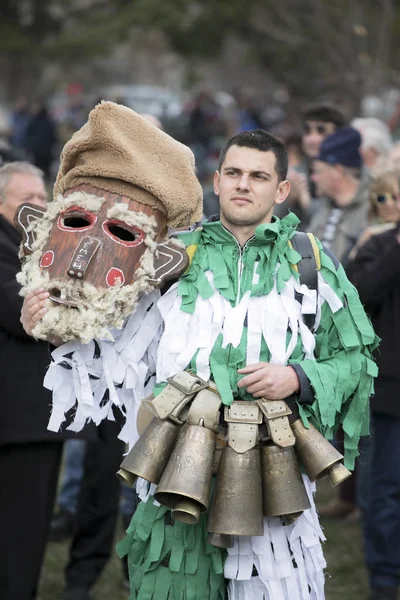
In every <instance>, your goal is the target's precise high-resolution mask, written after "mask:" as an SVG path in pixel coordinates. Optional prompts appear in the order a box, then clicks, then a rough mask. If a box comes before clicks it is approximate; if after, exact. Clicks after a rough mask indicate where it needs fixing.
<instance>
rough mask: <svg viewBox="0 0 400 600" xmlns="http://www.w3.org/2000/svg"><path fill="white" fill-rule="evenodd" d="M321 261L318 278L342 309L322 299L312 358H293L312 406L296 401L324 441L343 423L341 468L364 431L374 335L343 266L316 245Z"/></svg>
mask: <svg viewBox="0 0 400 600" xmlns="http://www.w3.org/2000/svg"><path fill="white" fill-rule="evenodd" d="M321 263H322V268H321V272H320V277H321V279H322V280H323V281H324V282H325V283H327V284H328V286H329V288H330V290H331V291H332V292H333V293H334V294H335V295H336V297H337V298H338V299H339V300H340V301H341V303H342V307H341V308H334V309H332V308H331V306H330V304H329V302H328V301H326V300H325V302H324V303H323V306H322V310H321V322H320V325H319V327H318V330H317V332H316V336H315V337H316V346H315V352H314V355H315V360H303V361H299V362H298V366H299V367H300V368H301V369H302V370H303V372H304V374H305V375H306V377H307V378H308V380H309V383H310V386H311V388H312V390H313V392H314V397H315V400H314V402H313V403H312V404H300V414H301V415H302V417H303V418H304V420H306V419H307V418H311V420H312V421H313V422H314V423H315V424H316V426H317V427H318V429H319V430H320V431H321V432H322V433H323V434H324V435H325V436H326V437H327V438H328V439H333V437H334V434H335V432H336V430H337V428H338V427H339V426H340V425H341V426H342V427H343V430H344V434H345V450H346V457H345V458H346V463H347V464H346V466H349V467H350V468H352V467H353V464H354V460H355V458H356V456H357V454H358V450H357V447H358V441H359V437H360V435H365V434H366V433H367V431H368V421H369V397H370V395H371V393H372V391H373V380H374V377H376V375H377V367H376V365H375V363H374V361H373V358H372V352H373V350H374V349H375V348H376V347H377V345H378V338H377V337H376V336H375V333H374V331H373V328H372V326H371V324H370V321H369V319H368V317H367V316H366V314H365V311H364V309H363V306H362V304H361V302H360V299H359V297H358V294H357V291H356V289H355V288H354V286H353V285H352V284H351V283H350V282H349V280H348V279H347V277H346V274H345V272H344V270H343V267H342V266H341V265H338V264H334V262H333V261H332V260H331V258H330V257H329V255H328V253H326V252H324V251H323V250H322V249H321ZM327 289H328V288H327Z"/></svg>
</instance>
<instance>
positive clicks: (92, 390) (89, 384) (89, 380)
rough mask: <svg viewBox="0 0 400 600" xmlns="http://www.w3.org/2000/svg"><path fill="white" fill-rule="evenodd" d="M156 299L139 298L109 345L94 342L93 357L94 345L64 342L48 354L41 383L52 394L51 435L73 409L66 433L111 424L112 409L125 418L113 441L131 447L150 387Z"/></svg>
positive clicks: (157, 315) (154, 295)
mask: <svg viewBox="0 0 400 600" xmlns="http://www.w3.org/2000/svg"><path fill="white" fill-rule="evenodd" d="M159 297H160V293H159V291H157V292H153V293H152V294H149V295H148V296H144V297H143V298H142V299H141V301H140V302H139V303H138V307H137V310H136V311H135V313H133V315H132V316H131V317H130V318H129V319H128V320H127V322H126V324H125V327H124V328H123V329H122V330H121V331H118V330H113V331H112V333H113V336H114V339H115V340H116V341H115V342H113V343H111V342H108V341H104V340H98V341H97V342H96V344H97V348H98V349H99V353H98V354H97V353H96V345H95V342H90V343H89V344H80V343H78V342H68V343H67V344H63V345H62V346H60V347H59V348H56V350H54V351H53V353H52V358H53V362H52V363H51V365H50V367H49V369H48V371H47V374H46V377H45V381H44V386H45V387H46V388H48V389H50V390H52V392H53V407H52V413H51V417H50V421H49V425H48V428H49V429H50V430H51V431H58V430H59V429H60V426H61V424H62V423H63V422H64V421H65V416H66V413H67V412H68V411H69V410H70V409H71V408H73V407H74V408H75V416H74V420H73V422H72V423H71V424H69V426H68V429H70V430H72V431H80V430H81V429H82V428H83V427H84V425H85V424H86V422H87V421H88V420H89V419H90V420H93V421H94V422H95V423H96V424H99V423H100V422H101V421H102V420H103V419H110V420H113V419H114V416H113V410H112V408H113V406H118V407H120V408H121V410H122V411H123V412H124V414H126V423H125V426H124V427H123V428H122V430H121V433H120V436H119V437H120V438H121V439H122V440H123V441H125V442H129V444H130V445H133V444H134V443H135V441H136V440H137V438H138V434H137V431H136V414H137V411H138V408H139V404H140V402H141V400H142V398H143V397H144V396H145V395H146V392H148V393H150V392H149V383H150V385H151V386H152V385H154V381H155V377H154V376H153V377H152V375H153V374H154V369H155V364H156V351H157V346H158V342H159V339H160V335H161V328H162V319H161V315H160V312H159V310H158V308H157V300H158V299H159ZM150 368H151V369H153V371H151V370H150ZM150 391H151V390H150ZM106 393H107V396H105V394H106Z"/></svg>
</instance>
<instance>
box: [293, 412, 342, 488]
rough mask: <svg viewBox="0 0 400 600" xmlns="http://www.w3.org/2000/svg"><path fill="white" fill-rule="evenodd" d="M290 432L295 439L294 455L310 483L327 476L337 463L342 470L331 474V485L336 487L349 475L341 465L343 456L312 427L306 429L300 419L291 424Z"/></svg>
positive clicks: (336, 470)
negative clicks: (291, 431)
mask: <svg viewBox="0 0 400 600" xmlns="http://www.w3.org/2000/svg"><path fill="white" fill-rule="evenodd" d="M292 430H293V433H294V435H295V438H296V444H295V451H296V454H297V456H298V458H299V461H300V463H301V464H302V465H303V466H304V468H305V470H306V473H307V475H308V476H309V478H310V479H311V481H315V480H316V479H320V478H321V477H323V476H324V475H329V472H330V471H331V470H332V468H333V466H334V465H336V464H337V463H340V465H341V467H343V468H340V470H339V469H337V468H336V469H335V470H334V471H333V472H332V479H331V482H332V485H337V483H340V481H344V479H347V477H349V476H350V475H351V473H350V471H348V470H347V469H346V467H344V466H343V464H342V460H343V456H342V455H341V454H340V452H338V451H337V450H336V448H334V447H333V446H332V444H330V443H329V442H328V441H327V440H326V439H325V438H324V436H323V435H321V434H320V433H319V431H317V430H316V429H315V427H313V425H311V424H310V427H309V429H306V427H304V425H303V423H302V422H301V419H298V420H297V421H295V422H294V423H293V424H292ZM343 469H345V471H343ZM335 473H336V474H335ZM335 482H336V483H335Z"/></svg>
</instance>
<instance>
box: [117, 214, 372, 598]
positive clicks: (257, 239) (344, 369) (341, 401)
mask: <svg viewBox="0 0 400 600" xmlns="http://www.w3.org/2000/svg"><path fill="white" fill-rule="evenodd" d="M297 223H298V220H297V218H296V217H295V216H293V215H289V216H288V217H286V218H285V219H283V220H281V221H280V220H278V219H275V220H274V221H273V223H271V224H268V225H260V226H259V227H258V228H257V230H256V233H255V235H254V236H253V237H252V238H251V239H250V240H249V241H248V242H247V243H246V245H245V246H244V248H240V246H239V244H238V243H237V241H236V239H235V238H234V236H233V235H232V234H231V233H230V232H229V231H227V230H226V229H225V228H224V227H223V226H222V224H221V223H220V222H214V223H205V224H204V225H203V227H202V228H201V229H199V230H196V231H194V232H192V233H189V234H184V235H182V236H181V239H183V241H184V243H185V244H186V246H187V250H188V253H189V254H190V255H191V256H193V259H192V263H191V266H190V268H189V270H188V271H187V272H186V274H185V275H184V276H183V277H182V278H181V280H180V281H179V282H178V283H176V284H175V285H174V286H172V287H171V288H170V289H169V290H168V292H167V293H166V294H165V295H164V296H163V297H162V298H161V299H160V300H158V302H157V308H158V310H159V311H160V314H161V317H162V320H163V322H164V331H163V333H162V335H161V339H160V343H159V346H158V353H157V384H156V387H155V390H154V393H155V394H157V390H160V389H162V387H163V385H164V384H163V382H165V381H166V379H167V377H169V376H172V375H174V374H176V373H177V372H179V371H182V370H183V369H185V368H188V367H190V368H191V369H193V370H194V371H195V372H196V373H197V374H198V375H199V376H200V377H202V378H203V379H206V380H207V379H209V378H210V377H212V378H213V380H214V381H215V383H216V385H217V387H218V390H219V392H220V394H221V397H222V401H223V403H224V404H227V405H229V404H230V403H231V402H232V401H233V399H234V397H236V398H238V397H239V398H241V399H251V396H248V395H247V394H246V392H245V391H244V390H243V389H239V388H238V387H237V384H238V381H239V379H240V376H238V374H237V370H238V369H239V368H241V367H243V366H245V365H248V364H254V363H257V362H259V361H266V362H271V363H274V364H280V365H287V364H289V365H290V364H294V363H297V364H298V365H299V366H300V367H301V369H302V370H303V372H304V374H305V375H306V376H307V378H308V380H309V382H310V385H311V389H312V390H313V393H314V401H313V403H312V404H299V409H300V414H301V417H302V419H303V421H304V423H305V424H307V423H308V421H311V422H312V423H313V424H314V425H315V426H316V427H317V428H318V429H319V430H320V431H321V433H323V435H325V436H326V437H327V438H328V439H332V438H333V437H334V435H335V432H336V430H337V429H338V427H339V426H342V427H343V430H344V434H345V464H346V466H348V467H349V468H352V467H353V466H354V460H355V458H356V456H357V446H358V441H359V437H360V435H366V434H367V433H368V406H369V403H368V399H369V396H370V394H371V392H372V389H373V377H374V376H376V374H377V369H376V366H375V364H374V362H373V360H372V358H371V353H372V351H373V349H374V348H375V347H376V345H377V338H376V336H375V334H374V332H373V329H372V327H371V325H370V323H369V320H368V318H367V316H366V315H365V313H364V310H363V308H362V305H361V303H360V301H359V298H358V295H357V292H356V291H355V288H354V287H353V286H352V285H351V284H350V283H349V281H348V280H347V278H346V275H345V273H344V271H343V268H342V267H341V266H339V267H338V268H336V266H335V264H334V262H333V261H332V259H331V258H330V257H329V256H328V255H327V254H326V253H325V252H324V250H323V248H322V247H320V258H321V268H320V271H319V274H318V294H317V293H316V291H314V290H309V289H308V288H307V287H306V286H305V285H301V284H300V281H299V276H298V273H297V270H296V267H295V265H296V263H298V262H299V260H300V255H299V254H298V253H297V252H295V251H294V250H293V248H292V247H291V245H290V243H289V241H290V239H291V238H292V237H293V235H294V234H295V231H296V225H297ZM299 295H302V296H303V299H302V302H299V300H298V299H299ZM306 313H314V314H316V322H315V332H311V331H310V330H309V329H308V328H307V326H306V325H305V323H304V319H303V315H304V314H306ZM304 479H305V484H306V488H307V491H308V494H309V497H310V500H311V506H312V507H311V509H309V510H306V511H305V512H304V513H303V514H302V516H301V517H300V518H299V519H298V520H297V521H296V522H295V523H294V524H293V525H289V526H283V525H282V523H281V520H280V519H279V518H276V517H275V518H264V536H260V537H253V538H250V537H240V538H235V545H234V547H233V548H230V549H229V550H228V551H222V550H219V549H217V548H214V547H212V546H210V545H209V544H207V542H206V535H207V533H206V527H205V519H206V517H204V516H203V517H202V518H201V520H200V522H199V524H198V525H184V524H182V523H175V524H173V523H172V522H171V518H170V513H169V511H167V509H165V508H164V507H160V506H158V505H157V504H156V503H154V502H153V496H152V494H153V493H154V486H151V487H152V489H151V490H150V492H149V493H147V484H145V482H143V481H142V482H141V483H140V484H139V485H138V491H139V494H140V495H141V497H142V498H143V499H145V500H146V501H145V502H143V503H142V504H141V505H140V507H139V509H138V510H137V512H136V514H135V516H134V518H133V520H132V523H131V525H130V527H129V529H128V532H127V536H126V538H125V539H124V540H123V541H122V542H120V544H119V547H118V550H119V553H120V555H121V556H122V555H127V556H128V561H129V568H130V573H131V595H130V600H160V599H161V600H164V599H165V600H204V599H206V598H207V599H209V600H219V599H222V598H224V597H225V583H224V576H225V578H226V579H228V580H229V589H228V591H229V597H230V599H231V600H263V599H265V600H267V599H268V600H296V599H299V600H306V599H307V600H308V599H310V600H311V599H314V600H322V598H323V597H324V591H323V588H324V576H323V568H324V566H325V562H324V559H323V555H322V550H321V545H320V539H323V534H322V531H321V529H320V526H319V523H318V517H317V514H316V511H315V506H314V504H313V501H312V492H313V486H312V485H311V484H310V482H309V480H308V478H307V477H304ZM149 494H150V495H149ZM254 567H255V569H256V571H257V573H258V576H256V577H252V573H253V572H254Z"/></svg>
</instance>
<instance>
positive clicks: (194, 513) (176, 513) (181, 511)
mask: <svg viewBox="0 0 400 600" xmlns="http://www.w3.org/2000/svg"><path fill="white" fill-rule="evenodd" d="M200 512H201V511H200V504H199V503H198V502H196V501H195V500H191V499H190V498H183V499H182V500H179V501H178V502H177V504H176V505H175V508H173V509H172V511H171V516H172V517H173V518H174V519H175V520H176V521H181V522H182V523H186V524H187V525H195V524H196V523H198V522H199V519H200Z"/></svg>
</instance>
